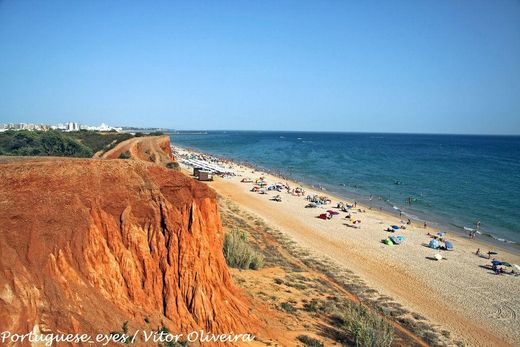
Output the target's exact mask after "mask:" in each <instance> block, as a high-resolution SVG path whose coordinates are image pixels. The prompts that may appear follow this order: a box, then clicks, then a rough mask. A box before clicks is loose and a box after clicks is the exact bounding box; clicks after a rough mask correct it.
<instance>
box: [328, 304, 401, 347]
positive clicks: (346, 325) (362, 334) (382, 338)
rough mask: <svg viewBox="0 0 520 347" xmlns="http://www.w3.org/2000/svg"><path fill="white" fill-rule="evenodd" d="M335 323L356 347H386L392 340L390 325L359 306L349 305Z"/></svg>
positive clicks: (392, 333) (392, 331)
mask: <svg viewBox="0 0 520 347" xmlns="http://www.w3.org/2000/svg"><path fill="white" fill-rule="evenodd" d="M335 321H336V322H337V323H338V324H339V328H340V330H342V331H343V332H344V333H345V334H346V335H347V336H350V337H351V338H352V341H353V342H354V344H355V345H356V346H360V347H386V346H390V345H391V344H392V341H393V339H394V328H393V327H392V325H391V324H390V323H388V322H387V321H385V320H384V319H383V318H381V317H380V316H378V315H376V314H374V313H372V312H370V311H369V310H368V309H367V308H366V307H365V306H363V305H361V304H359V305H350V306H349V307H348V308H347V309H346V311H345V312H343V313H341V314H339V315H337V316H336V317H335Z"/></svg>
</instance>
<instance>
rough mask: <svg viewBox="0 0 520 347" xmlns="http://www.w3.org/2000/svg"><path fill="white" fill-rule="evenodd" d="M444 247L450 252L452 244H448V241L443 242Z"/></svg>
mask: <svg viewBox="0 0 520 347" xmlns="http://www.w3.org/2000/svg"><path fill="white" fill-rule="evenodd" d="M444 246H445V247H446V249H447V250H452V249H453V244H452V243H451V242H450V241H447V240H446V241H444Z"/></svg>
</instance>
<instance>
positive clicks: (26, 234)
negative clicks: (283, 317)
mask: <svg viewBox="0 0 520 347" xmlns="http://www.w3.org/2000/svg"><path fill="white" fill-rule="evenodd" d="M168 148H169V143H168ZM0 181H1V182H2V185H1V186H0V221H1V223H0V331H3V330H10V331H13V332H28V331H33V330H39V331H41V332H43V333H46V332H57V331H60V332H93V333H98V332H108V331H112V330H114V329H119V328H120V327H121V326H122V324H123V322H125V321H130V322H131V323H130V324H131V325H133V326H135V327H141V328H142V329H143V328H147V327H148V328H150V329H151V328H157V327H159V326H162V325H164V326H167V327H168V328H170V330H174V331H188V330H192V329H199V328H201V329H205V330H208V331H213V332H230V331H234V332H250V331H251V330H252V329H254V328H253V326H254V322H252V320H251V319H250V318H247V317H248V302H247V300H245V299H244V298H243V297H242V296H241V295H240V293H239V292H238V291H237V290H236V289H235V287H234V286H233V283H232V281H231V277H230V274H229V272H228V269H227V267H226V263H225V260H224V257H223V255H222V243H223V236H224V235H223V231H222V226H221V223H220V216H219V213H218V210H217V203H216V198H215V193H214V192H213V191H212V190H211V189H209V188H207V187H206V186H205V185H203V184H201V183H199V182H196V181H194V180H192V179H190V178H188V177H186V176H185V175H183V174H182V173H180V172H177V171H172V170H169V169H167V168H164V167H161V166H159V165H156V164H153V163H149V162H144V161H138V160H102V159H57V158H49V159H46V158H31V159H9V158H3V159H0Z"/></svg>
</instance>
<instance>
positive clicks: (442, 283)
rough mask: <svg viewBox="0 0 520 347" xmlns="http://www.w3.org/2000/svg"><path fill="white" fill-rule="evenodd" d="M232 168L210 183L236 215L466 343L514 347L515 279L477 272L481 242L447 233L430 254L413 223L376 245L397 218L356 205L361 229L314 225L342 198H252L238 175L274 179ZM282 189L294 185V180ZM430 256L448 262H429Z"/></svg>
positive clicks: (519, 332)
mask: <svg viewBox="0 0 520 347" xmlns="http://www.w3.org/2000/svg"><path fill="white" fill-rule="evenodd" d="M232 166H233V169H234V171H235V173H236V174H237V176H236V177H232V178H219V177H216V178H215V180H214V181H213V182H211V183H209V184H210V185H211V186H212V187H213V188H214V189H215V190H216V191H217V192H218V193H219V194H221V195H223V196H225V197H227V198H229V199H231V200H233V201H234V202H236V203H237V204H238V205H239V206H240V208H241V209H244V210H246V211H249V212H250V213H252V214H255V215H258V216H259V217H261V218H263V219H265V220H266V221H267V222H268V223H269V224H270V225H272V226H273V227H276V228H278V229H279V230H281V231H282V232H284V233H285V234H286V235H288V236H289V237H291V238H292V239H293V240H294V241H295V242H297V243H298V244H299V245H301V246H303V247H306V248H308V249H309V250H311V251H312V252H314V253H315V254H316V255H319V256H326V257H329V258H330V259H331V260H333V261H334V262H335V263H337V264H338V265H341V266H342V267H344V268H346V269H348V270H350V271H352V272H354V273H355V274H356V275H357V276H360V277H361V278H362V279H363V280H364V281H365V282H366V284H367V285H368V286H370V287H371V288H374V289H376V290H378V291H379V292H380V293H381V294H384V295H388V296H389V297H392V298H393V299H394V300H395V301H397V302H398V303H400V304H401V305H403V306H404V307H405V308H408V309H409V310H411V311H413V312H416V313H419V314H421V315H424V316H425V317H427V318H428V319H429V320H430V321H431V322H432V323H434V324H438V325H439V326H440V327H441V328H442V329H445V330H448V331H450V332H451V333H452V334H453V335H454V337H456V338H457V339H460V340H462V341H464V342H465V343H466V344H467V345H472V346H507V345H520V320H519V317H518V314H517V312H518V311H519V310H520V277H515V276H512V275H499V276H497V275H495V274H494V273H492V271H490V270H487V269H484V268H482V267H481V266H482V265H487V264H490V261H489V260H487V259H484V258H481V257H478V256H476V255H475V253H474V252H475V250H476V249H477V248H480V249H481V251H484V252H487V250H488V249H490V246H489V245H487V244H486V243H483V242H480V241H478V240H469V239H467V238H464V237H461V236H457V235H447V236H448V237H447V238H448V239H449V240H450V241H452V242H453V244H454V248H455V250H454V251H450V252H446V251H436V250H433V249H430V248H428V247H426V246H425V244H427V243H428V242H429V240H430V237H429V236H427V233H428V232H431V233H435V232H437V230H433V229H431V228H428V229H424V227H423V226H422V225H417V223H416V224H415V225H414V224H413V223H412V225H411V226H408V228H407V229H406V230H398V231H397V232H396V233H395V234H392V235H403V236H404V237H405V238H406V240H405V242H404V243H403V244H401V245H398V246H386V245H384V244H382V243H381V240H382V239H384V238H386V237H387V236H389V235H390V234H389V233H388V232H385V231H384V229H386V228H387V227H388V226H390V225H392V224H397V225H400V219H399V218H398V217H396V216H392V215H390V214H388V213H386V212H381V211H374V210H369V209H368V208H366V207H363V206H360V205H358V207H359V208H361V209H364V210H365V211H366V212H364V213H363V212H352V213H351V214H352V216H353V218H355V219H360V220H361V221H362V223H361V224H360V225H361V228H360V229H354V228H350V227H347V226H345V223H347V222H348V221H347V220H346V219H345V218H344V217H345V215H346V213H344V212H341V213H340V215H338V216H334V218H332V219H331V220H322V219H318V218H316V216H317V215H318V214H320V213H323V212H325V211H326V210H328V209H331V207H333V206H336V203H337V202H338V201H345V200H342V199H339V198H337V197H334V196H331V195H329V194H327V193H326V192H322V191H316V190H312V189H310V188H309V187H305V192H306V195H307V194H311V195H312V194H318V195H328V196H329V197H330V198H331V199H332V204H329V205H325V206H324V207H318V208H313V209H312V208H304V206H305V205H306V204H307V203H308V202H307V201H306V200H305V199H304V198H303V197H297V196H293V195H290V194H288V193H285V192H282V193H278V192H276V191H275V192H269V194H267V195H261V194H258V193H253V192H250V189H251V187H252V184H251V183H241V182H240V180H241V179H242V178H243V177H251V178H253V179H256V178H258V177H259V176H264V177H265V178H266V181H267V182H268V183H270V184H272V183H276V182H280V181H281V180H280V178H277V177H274V176H272V175H269V174H264V173H261V172H254V173H253V172H252V169H251V168H247V167H244V166H239V165H236V164H232ZM289 184H290V185H291V186H292V187H296V186H297V184H296V183H294V182H289ZM277 194H280V195H282V197H283V202H274V201H270V200H269V199H270V198H272V197H273V196H274V195H277ZM493 250H496V251H498V253H499V254H498V256H497V258H499V259H500V260H503V261H509V262H511V263H515V264H520V256H519V255H518V254H513V253H511V252H509V251H507V250H505V249H497V247H495V246H493ZM436 253H440V254H442V255H443V256H444V257H445V258H447V260H442V261H435V260H431V259H430V258H431V257H433V255H435V254H436Z"/></svg>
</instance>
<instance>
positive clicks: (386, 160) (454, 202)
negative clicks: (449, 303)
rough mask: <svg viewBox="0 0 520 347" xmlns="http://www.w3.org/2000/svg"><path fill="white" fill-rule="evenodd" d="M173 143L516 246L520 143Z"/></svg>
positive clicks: (295, 139)
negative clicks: (465, 228)
mask: <svg viewBox="0 0 520 347" xmlns="http://www.w3.org/2000/svg"><path fill="white" fill-rule="evenodd" d="M171 139H172V143H173V144H174V145H179V146H182V147H190V148H194V149H198V150H200V151H203V152H207V153H211V154H214V155H218V156H223V157H227V158H230V159H234V160H236V161H242V162H249V163H254V164H255V165H257V166H259V167H261V168H264V169H269V170H273V171H277V172H280V173H283V174H285V175H289V176H291V177H292V178H294V179H296V180H298V181H300V182H304V183H306V184H311V185H318V184H320V185H322V186H323V187H325V188H326V189H327V190H328V191H331V192H334V193H335V194H338V195H340V196H344V197H346V198H351V199H357V200H358V201H362V202H364V203H365V204H369V205H372V206H374V207H382V208H385V209H387V210H390V211H394V213H399V212H398V211H399V210H401V211H403V213H404V214H405V215H408V216H413V217H415V218H418V219H421V220H426V221H428V223H431V224H430V225H434V226H436V227H439V228H443V227H444V228H450V229H452V230H453V229H458V230H461V231H463V230H464V229H463V227H469V228H474V227H475V222H476V221H477V220H480V221H481V226H480V230H481V232H482V233H483V234H489V235H493V237H495V238H497V239H503V240H507V241H513V242H516V243H520V197H519V194H520V137H519V136H467V135H414V134H378V133H374V134H371V133H318V132H251V131H248V132H245V131H215V132H208V134H206V135H177V134H172V135H171ZM370 196H372V199H370ZM409 198H411V200H412V203H411V204H409V203H408V200H409Z"/></svg>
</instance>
